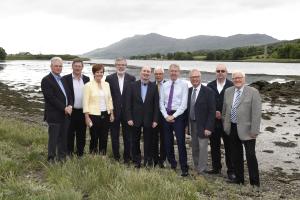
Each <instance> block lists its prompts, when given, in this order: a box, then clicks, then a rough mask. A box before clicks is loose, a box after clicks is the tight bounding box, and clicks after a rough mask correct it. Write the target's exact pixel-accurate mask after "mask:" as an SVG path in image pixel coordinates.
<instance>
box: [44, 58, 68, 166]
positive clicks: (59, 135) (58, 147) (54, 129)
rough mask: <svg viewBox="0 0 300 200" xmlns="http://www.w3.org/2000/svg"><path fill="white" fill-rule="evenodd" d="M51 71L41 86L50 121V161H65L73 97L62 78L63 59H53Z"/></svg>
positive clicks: (46, 112)
mask: <svg viewBox="0 0 300 200" xmlns="http://www.w3.org/2000/svg"><path fill="white" fill-rule="evenodd" d="M50 67H51V72H50V73H49V74H48V75H47V76H45V77H44V78H43V79H42V82H41V88H42V92H43V95H44V100H45V112H44V120H45V121H47V123H48V126H49V128H48V134H49V138H48V161H49V162H54V161H55V158H56V151H57V159H58V161H63V160H64V159H65V157H66V153H67V131H68V127H69V123H70V122H69V118H70V115H71V113H72V105H73V102H72V99H71V98H70V93H69V91H68V87H66V85H65V82H64V80H62V79H61V76H60V73H61V71H62V67H63V61H62V59H61V58H60V57H53V58H52V59H51V66H50Z"/></svg>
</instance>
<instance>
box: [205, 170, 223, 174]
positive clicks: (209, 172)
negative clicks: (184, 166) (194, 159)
mask: <svg viewBox="0 0 300 200" xmlns="http://www.w3.org/2000/svg"><path fill="white" fill-rule="evenodd" d="M206 173H207V174H221V169H212V170H210V171H206Z"/></svg>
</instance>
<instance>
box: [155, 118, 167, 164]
mask: <svg viewBox="0 0 300 200" xmlns="http://www.w3.org/2000/svg"><path fill="white" fill-rule="evenodd" d="M162 121H163V118H162V119H161V121H160V123H159V124H158V125H157V127H155V128H154V129H153V136H152V153H153V162H154V164H158V163H160V164H163V163H164V162H165V160H166V157H167V156H166V150H165V142H164V141H165V138H164V127H163V125H162Z"/></svg>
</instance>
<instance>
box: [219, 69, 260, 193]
mask: <svg viewBox="0 0 300 200" xmlns="http://www.w3.org/2000/svg"><path fill="white" fill-rule="evenodd" d="M232 80H233V84H234V86H232V87H230V88H228V89H227V90H226V91H225V95H224V103H223V111H222V115H223V116H222V119H223V120H224V121H223V125H224V131H225V132H226V133H227V134H228V135H229V138H230V143H231V147H232V149H231V150H232V161H233V165H234V170H235V175H236V179H233V180H229V181H228V182H230V183H236V184H244V159H243V155H244V154H243V145H244V147H245V151H246V159H247V166H248V171H249V179H250V184H251V185H252V186H253V187H259V186H260V181H259V171H258V163H257V159H256V155H255V142H256V137H257V135H258V134H259V130H260V121H261V97H260V94H259V92H258V91H257V90H256V89H255V88H252V87H249V86H247V85H245V74H244V73H243V72H241V71H236V72H233V74H232Z"/></svg>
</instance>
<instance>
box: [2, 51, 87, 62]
mask: <svg viewBox="0 0 300 200" xmlns="http://www.w3.org/2000/svg"><path fill="white" fill-rule="evenodd" d="M54 56H59V57H61V58H62V59H63V60H74V59H75V58H80V57H79V56H75V55H69V54H61V55H57V54H31V53H29V52H21V53H18V54H9V55H7V57H6V59H7V60H50V59H51V58H52V57H54ZM81 59H82V60H83V61H86V60H89V58H81Z"/></svg>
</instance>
